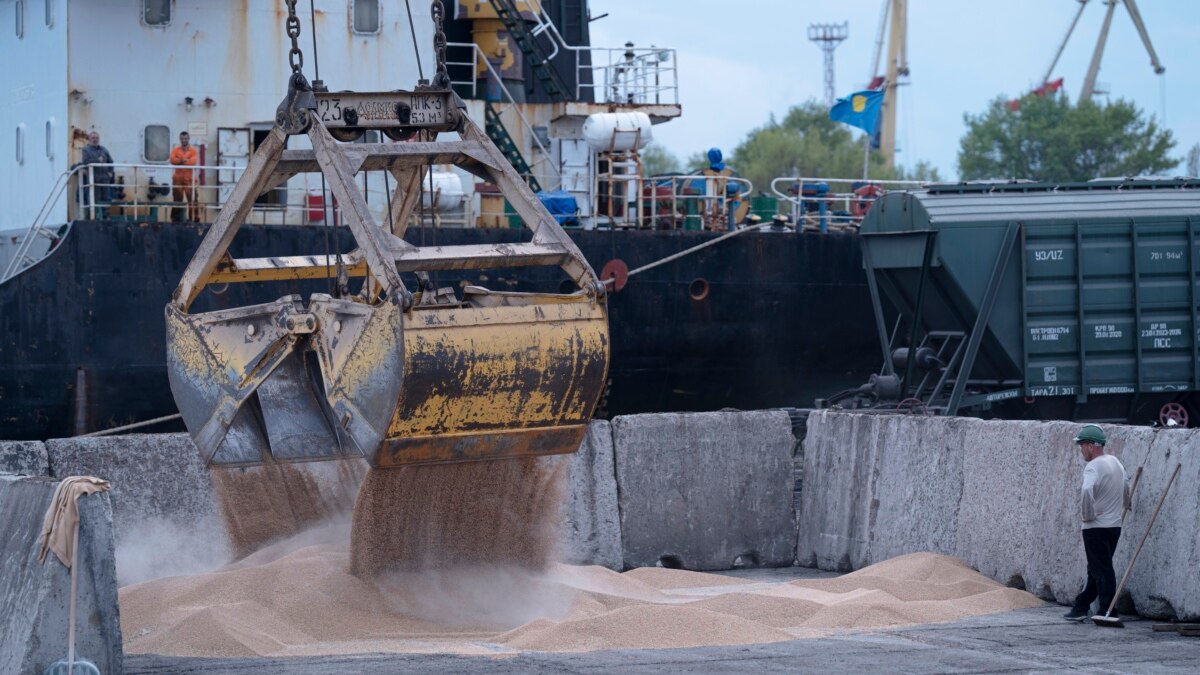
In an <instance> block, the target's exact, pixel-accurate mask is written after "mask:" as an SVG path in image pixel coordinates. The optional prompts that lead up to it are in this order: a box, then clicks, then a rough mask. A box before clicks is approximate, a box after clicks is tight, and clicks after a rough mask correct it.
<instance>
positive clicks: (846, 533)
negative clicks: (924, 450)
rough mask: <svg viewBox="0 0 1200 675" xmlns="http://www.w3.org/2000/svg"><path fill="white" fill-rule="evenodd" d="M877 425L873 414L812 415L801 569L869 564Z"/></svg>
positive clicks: (802, 497)
mask: <svg viewBox="0 0 1200 675" xmlns="http://www.w3.org/2000/svg"><path fill="white" fill-rule="evenodd" d="M878 426H879V422H878V420H877V419H876V418H875V417H874V416H870V415H855V416H853V417H849V416H845V417H842V416H831V415H828V414H826V413H824V412H821V413H814V414H813V415H810V416H809V418H808V432H807V435H806V436H805V440H804V451H803V452H804V485H805V489H804V490H803V492H802V493H801V495H800V509H799V511H798V520H799V522H800V527H799V528H798V530H799V536H798V544H797V548H796V560H797V562H799V563H800V564H801V565H806V566H810V567H819V568H821V569H824V570H841V571H849V570H852V569H857V568H859V567H862V566H863V565H864V564H866V563H865V562H864V561H865V560H867V557H868V555H867V554H868V551H867V547H868V544H869V543H870V541H871V538H870V520H871V513H872V510H873V509H872V504H873V503H874V498H875V497H874V495H873V494H871V485H872V482H871V476H872V475H873V474H874V473H875V472H876V465H877V457H876V452H877V450H878V444H877V443H876V442H875V439H876V437H877V436H878Z"/></svg>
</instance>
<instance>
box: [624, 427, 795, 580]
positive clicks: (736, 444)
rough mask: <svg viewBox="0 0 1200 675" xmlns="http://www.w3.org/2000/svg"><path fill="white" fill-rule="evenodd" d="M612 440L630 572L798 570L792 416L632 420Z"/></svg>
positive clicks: (625, 548) (625, 556) (627, 563)
mask: <svg viewBox="0 0 1200 675" xmlns="http://www.w3.org/2000/svg"><path fill="white" fill-rule="evenodd" d="M612 433H613V449H614V454H615V459H616V468H617V494H618V504H619V506H620V514H621V540H622V547H623V550H624V553H623V557H624V564H625V566H627V567H640V566H646V565H656V564H664V565H679V566H682V567H684V568H687V569H695V570H716V569H728V568H730V567H733V566H735V564H737V563H739V562H740V563H741V564H746V565H755V564H757V565H762V566H781V565H790V564H792V562H793V556H794V555H795V543H796V535H795V529H794V520H793V518H794V511H793V509H792V475H793V467H792V448H793V439H792V431H791V422H790V421H789V419H788V416H787V413H785V412H782V411H764V412H713V413H687V414H674V413H671V414H656V415H632V416H627V417H618V418H616V419H614V420H613V422H612ZM806 480H812V478H811V477H810V478H807V479H806ZM739 559H740V560H739Z"/></svg>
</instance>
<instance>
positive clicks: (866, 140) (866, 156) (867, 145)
mask: <svg viewBox="0 0 1200 675" xmlns="http://www.w3.org/2000/svg"><path fill="white" fill-rule="evenodd" d="M870 166H871V134H863V180H867V178H868V175H867V173H868V172H867V169H868V168H870Z"/></svg>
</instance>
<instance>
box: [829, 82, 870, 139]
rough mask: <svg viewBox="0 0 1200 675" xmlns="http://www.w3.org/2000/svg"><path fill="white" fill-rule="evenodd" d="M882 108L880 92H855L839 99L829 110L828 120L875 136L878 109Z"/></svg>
mask: <svg viewBox="0 0 1200 675" xmlns="http://www.w3.org/2000/svg"><path fill="white" fill-rule="evenodd" d="M881 107H883V92H882V91H873V90H870V89H868V90H866V91H856V92H854V93H853V94H850V96H848V97H846V98H839V99H838V100H837V103H834V104H833V107H832V108H830V109H829V119H831V120H833V121H834V122H843V123H845V124H849V125H850V126H852V127H858V128H859V129H862V130H863V131H865V132H867V133H868V134H871V135H872V136H874V135H875V128H876V127H877V126H878V125H879V109H880V108H881Z"/></svg>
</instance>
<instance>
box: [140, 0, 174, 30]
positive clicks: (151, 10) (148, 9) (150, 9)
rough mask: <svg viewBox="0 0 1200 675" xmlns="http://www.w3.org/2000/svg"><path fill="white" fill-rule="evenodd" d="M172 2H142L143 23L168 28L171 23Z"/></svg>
mask: <svg viewBox="0 0 1200 675" xmlns="http://www.w3.org/2000/svg"><path fill="white" fill-rule="evenodd" d="M171 1H172V0H142V21H144V22H145V23H146V25H147V26H166V25H168V24H169V23H171Z"/></svg>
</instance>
